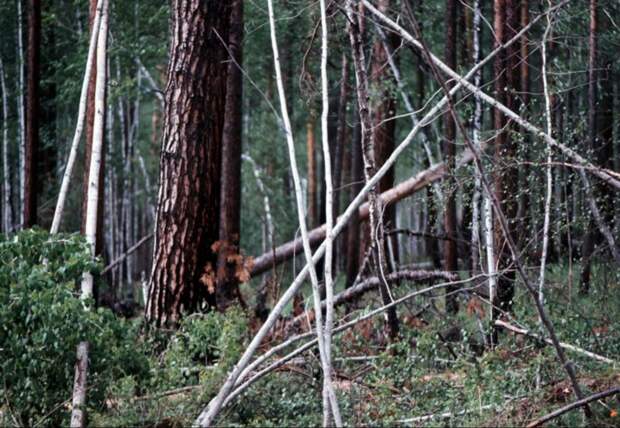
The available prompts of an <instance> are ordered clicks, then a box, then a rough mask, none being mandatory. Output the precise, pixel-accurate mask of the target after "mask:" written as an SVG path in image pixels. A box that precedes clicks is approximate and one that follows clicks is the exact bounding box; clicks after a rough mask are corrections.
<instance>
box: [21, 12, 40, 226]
mask: <svg viewBox="0 0 620 428" xmlns="http://www.w3.org/2000/svg"><path fill="white" fill-rule="evenodd" d="M27 13H28V47H27V53H26V56H27V58H26V60H27V63H28V76H27V79H26V148H25V153H24V158H25V159H24V227H32V226H34V225H35V224H36V223H37V193H38V191H39V183H38V180H37V174H38V171H37V163H38V152H39V111H40V104H41V102H40V99H39V80H40V68H39V66H40V61H39V60H40V56H41V2H40V1H39V0H28V5H27Z"/></svg>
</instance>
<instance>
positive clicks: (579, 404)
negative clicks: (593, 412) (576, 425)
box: [527, 386, 620, 428]
mask: <svg viewBox="0 0 620 428" xmlns="http://www.w3.org/2000/svg"><path fill="white" fill-rule="evenodd" d="M615 394H620V386H616V387H613V388H611V389H608V390H607V391H603V392H599V393H596V394H593V395H590V396H589V397H585V398H582V399H581V400H577V401H575V402H573V403H570V404H567V405H566V406H564V407H560V408H559V409H557V410H555V411H553V412H551V413H549V414H548V415H545V416H543V417H542V418H538V419H536V420H535V421H534V422H531V423H530V424H528V425H527V428H534V427H538V426H541V425H542V424H544V423H546V422H549V421H550V420H552V419H555V418H557V417H558V416H562V415H563V414H564V413H567V412H569V411H571V410H573V409H576V408H578V407H582V406H585V405H586V404H588V403H590V402H592V401H596V400H600V399H601V398H605V397H609V396H611V395H615Z"/></svg>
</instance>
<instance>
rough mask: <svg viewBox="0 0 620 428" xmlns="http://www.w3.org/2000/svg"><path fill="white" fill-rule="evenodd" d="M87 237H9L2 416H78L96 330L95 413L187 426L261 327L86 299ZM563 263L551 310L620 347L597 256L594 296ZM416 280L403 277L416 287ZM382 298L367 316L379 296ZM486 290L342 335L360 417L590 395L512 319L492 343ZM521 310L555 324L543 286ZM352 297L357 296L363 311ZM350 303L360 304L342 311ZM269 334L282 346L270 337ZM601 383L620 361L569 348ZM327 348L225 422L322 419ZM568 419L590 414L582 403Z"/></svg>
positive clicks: (249, 397) (347, 381)
mask: <svg viewBox="0 0 620 428" xmlns="http://www.w3.org/2000/svg"><path fill="white" fill-rule="evenodd" d="M99 268H100V266H99V265H98V264H97V263H94V262H92V261H91V260H90V257H89V256H88V251H87V247H86V246H85V243H84V241H83V240H82V238H80V237H79V236H76V235H59V236H56V237H54V238H51V237H50V236H49V235H47V234H46V233H44V232H41V231H26V232H22V233H20V234H18V235H16V236H15V237H13V238H11V240H6V239H4V240H0V303H1V305H0V353H1V359H2V361H1V362H0V364H1V368H2V374H1V376H2V384H1V385H0V392H1V395H2V403H1V404H0V425H3V426H5V425H9V426H11V425H13V426H15V425H20V426H21V425H32V426H54V425H59V424H66V423H67V422H68V417H69V413H70V397H71V387H72V382H73V364H74V361H75V348H76V345H77V343H78V342H79V341H81V340H88V341H89V342H90V343H91V358H90V361H91V367H90V372H89V378H88V384H89V390H88V414H89V423H90V424H91V425H92V426H179V427H180V426H187V425H190V424H191V423H192V422H193V419H194V418H195V417H196V415H197V414H198V413H199V411H200V410H201V408H202V406H204V405H205V404H206V403H207V402H208V400H209V399H210V398H212V397H213V396H214V394H215V393H216V392H217V390H218V388H219V387H220V386H221V384H222V382H223V381H224V379H225V376H226V374H227V373H228V371H229V370H230V369H231V368H232V366H233V365H234V363H235V362H236V361H237V360H238V359H239V357H240V355H241V353H242V352H243V350H244V349H245V346H246V345H247V343H248V340H249V339H250V338H251V336H252V330H253V329H255V328H256V327H255V326H254V324H253V323H251V322H250V319H249V317H248V316H247V314H246V313H245V312H244V311H242V310H241V309H238V308H232V309H231V310H229V311H228V312H226V313H225V314H222V313H218V312H209V313H206V314H193V315H189V316H187V317H185V319H184V320H183V322H182V324H181V325H180V327H179V328H178V330H176V331H174V332H171V331H152V330H147V329H145V327H144V325H143V324H142V322H141V319H139V318H138V319H135V320H124V319H121V318H118V317H116V316H115V315H114V314H112V313H111V312H110V311H109V310H107V309H96V310H95V309H90V310H85V309H84V304H83V302H81V301H80V300H79V299H78V298H77V295H76V287H77V285H78V284H79V280H80V278H81V275H82V272H83V271H84V270H91V271H93V272H96V271H97V270H98V269H99ZM566 278H567V272H566V268H565V266H563V265H552V266H550V268H549V274H548V286H547V290H546V294H547V299H546V308H547V309H548V311H549V313H550V316H551V318H552V319H553V321H554V323H555V326H556V329H557V333H558V335H559V337H560V340H562V341H565V342H567V343H570V344H572V345H575V346H579V347H581V348H584V349H587V350H589V351H592V352H595V353H597V354H600V355H603V356H606V357H609V358H612V359H614V358H615V359H617V356H618V355H620V325H619V324H618V322H617V320H618V319H620V299H617V298H610V297H609V296H617V295H618V293H619V292H620V284H619V281H618V278H617V276H615V274H614V273H613V272H611V273H610V272H609V271H608V270H606V268H605V267H604V266H597V267H596V268H595V269H594V274H593V282H592V283H593V287H592V290H591V293H590V294H589V295H588V296H582V295H579V294H578V292H577V291H578V290H576V289H573V288H572V287H569V286H567V284H566V282H565V281H566V280H565V279H566ZM408 290H410V288H409V287H408V285H407V284H402V285H401V286H400V288H397V289H395V290H394V292H395V293H396V294H397V295H398V294H400V295H403V294H404V293H405V292H407V291H408ZM372 299H374V298H373V297H370V296H369V297H367V298H366V299H365V300H364V301H363V302H361V303H360V305H358V306H364V305H366V306H367V307H366V308H362V307H359V308H358V309H357V310H356V313H357V314H359V313H362V312H364V311H367V310H370V308H372V307H376V306H377V304H378V302H376V301H373V300H372ZM475 302H476V300H470V301H462V302H461V306H462V310H461V311H460V312H459V314H458V315H457V316H455V317H448V316H446V315H445V313H444V311H443V308H442V304H443V296H441V295H435V296H434V297H432V298H431V299H429V298H428V296H426V297H419V298H416V299H413V300H412V301H410V302H408V303H407V304H405V305H402V306H399V309H398V311H399V318H400V319H401V321H402V324H401V329H402V331H401V337H400V339H399V340H398V341H396V342H394V343H389V344H388V343H386V342H385V341H384V339H383V334H382V331H383V320H382V318H381V317H377V318H376V319H373V320H369V321H366V322H363V323H360V324H358V325H357V326H356V327H355V328H354V329H351V330H348V331H346V332H344V333H342V334H340V335H338V336H336V337H335V339H334V366H335V367H334V368H335V386H336V390H337V394H338V398H339V403H340V406H341V412H342V415H343V419H344V420H345V421H346V423H347V425H350V426H359V425H372V426H394V425H406V426H437V425H440V426H522V425H526V424H527V423H528V422H531V421H532V420H534V419H535V418H536V417H539V416H541V415H543V414H545V413H547V412H548V411H551V410H553V409H556V408H558V407H561V406H562V405H564V404H566V403H569V402H571V401H573V400H574V397H573V396H572V393H571V388H570V384H569V383H568V382H567V380H566V376H565V373H564V371H563V370H562V368H561V367H560V365H559V364H558V362H557V359H556V357H555V354H554V351H553V349H551V348H550V347H548V346H545V345H544V344H542V343H539V342H538V341H536V340H533V339H531V338H527V337H524V336H519V335H515V334H512V333H508V332H506V331H500V332H499V338H500V340H499V344H498V345H497V346H496V347H494V348H493V349H490V348H489V346H488V343H485V341H487V340H488V337H489V334H490V333H491V330H490V327H489V319H488V318H489V315H488V311H487V310H486V308H485V306H484V305H483V304H479V303H475ZM514 308H515V310H514V315H513V317H514V318H513V319H512V320H511V322H512V323H515V324H519V325H521V326H524V327H527V328H528V329H530V330H531V331H533V332H535V333H537V334H539V333H540V328H539V323H538V316H537V314H536V312H535V310H534V309H533V305H532V304H531V301H530V298H529V296H527V295H526V294H524V293H523V292H522V291H520V292H518V293H517V295H516V296H515V301H514ZM349 309H350V308H349ZM339 315H344V309H343V308H341V309H340V310H339ZM265 346H267V345H265ZM567 354H568V356H569V357H570V358H571V360H572V361H573V362H574V363H575V366H576V369H577V373H578V376H579V380H580V383H581V385H582V387H583V389H584V393H585V394H589V393H593V392H597V391H601V390H604V389H607V388H609V387H611V386H614V385H618V384H620V373H619V372H618V368H617V366H610V365H609V364H606V363H601V362H598V361H595V360H593V359H591V358H588V357H585V356H583V355H580V354H577V353H573V352H570V351H567ZM321 388H322V381H321V370H320V364H319V358H318V354H317V352H316V350H313V351H308V352H306V353H305V354H303V355H302V356H301V357H298V358H296V359H295V360H293V361H291V362H289V363H288V364H286V365H284V366H282V367H280V368H279V369H278V370H277V371H275V372H273V373H271V374H270V375H268V376H266V377H264V378H263V379H261V380H260V381H258V382H257V383H256V384H254V385H252V386H251V387H250V388H248V389H247V390H246V391H245V393H243V394H242V395H240V396H239V397H237V398H236V399H235V400H234V402H233V403H232V405H230V406H229V407H228V408H226V409H224V410H223V411H222V413H221V415H220V419H219V420H218V424H221V425H224V426H256V427H259V426H314V425H320V424H321ZM619 404H620V402H619V401H618V400H617V399H608V400H605V401H604V402H598V403H593V404H592V406H591V407H592V410H593V411H594V413H595V417H596V419H595V424H596V425H597V426H618V420H619V418H618V417H617V416H615V415H616V414H617V412H618V410H620V405H619ZM553 425H554V426H585V421H584V419H583V414H582V412H580V411H579V410H575V411H572V412H569V413H567V414H566V415H564V416H562V417H560V418H558V419H556V420H554V421H553Z"/></svg>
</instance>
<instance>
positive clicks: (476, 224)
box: [471, 0, 482, 273]
mask: <svg viewBox="0 0 620 428" xmlns="http://www.w3.org/2000/svg"><path fill="white" fill-rule="evenodd" d="M481 15H482V13H481V11H480V0H474V19H473V30H474V31H473V42H472V44H473V51H474V52H473V62H474V64H478V62H479V61H480V19H481ZM481 80H482V70H478V71H477V72H476V74H475V75H474V85H476V86H478V87H479V86H480V83H481ZM481 130H482V101H481V100H480V97H479V96H477V95H476V96H475V97H474V117H473V129H472V141H473V143H474V146H475V147H476V148H477V149H480V131H481ZM474 177H475V179H474V194H473V196H472V210H471V268H472V272H474V273H475V272H478V271H479V269H480V196H481V193H482V181H481V177H480V172H479V171H478V169H474Z"/></svg>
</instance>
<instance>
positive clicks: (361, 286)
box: [285, 270, 458, 331]
mask: <svg viewBox="0 0 620 428" xmlns="http://www.w3.org/2000/svg"><path fill="white" fill-rule="evenodd" d="M385 279H386V280H387V282H388V283H390V284H392V283H396V282H399V281H402V280H405V281H412V282H425V281H432V280H436V279H442V280H445V281H456V280H457V279H458V275H456V274H453V273H451V272H444V271H425V270H401V271H397V272H392V273H390V274H388V275H386V276H385ZM380 284H381V279H380V278H378V277H376V276H374V277H372V278H367V279H365V280H363V281H360V282H358V283H357V284H355V285H354V286H352V287H349V288H347V289H346V290H344V291H342V292H340V293H338V294H336V295H335V296H334V306H340V305H342V304H343V303H346V302H349V301H351V300H353V299H355V298H357V297H360V296H361V295H362V294H364V293H366V292H368V291H371V290H376V289H377V288H378V287H379V285H380ZM324 308H325V301H322V302H321V309H324ZM313 314H314V311H313V310H308V311H304V312H303V313H301V314H299V315H297V316H296V317H295V318H293V319H292V320H291V321H289V322H288V323H287V325H286V327H285V330H287V331H288V330H290V329H291V328H294V327H296V326H298V325H300V324H302V323H303V321H304V320H306V319H314V315H313Z"/></svg>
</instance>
